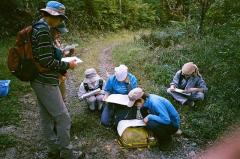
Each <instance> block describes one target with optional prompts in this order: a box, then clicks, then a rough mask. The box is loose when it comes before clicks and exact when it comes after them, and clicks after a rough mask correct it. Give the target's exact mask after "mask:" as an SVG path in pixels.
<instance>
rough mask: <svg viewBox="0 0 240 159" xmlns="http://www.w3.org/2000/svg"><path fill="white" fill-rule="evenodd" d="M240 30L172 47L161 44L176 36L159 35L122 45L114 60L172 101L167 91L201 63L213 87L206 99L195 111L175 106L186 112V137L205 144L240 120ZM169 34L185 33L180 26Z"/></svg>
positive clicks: (187, 39) (222, 30) (222, 31)
mask: <svg viewBox="0 0 240 159" xmlns="http://www.w3.org/2000/svg"><path fill="white" fill-rule="evenodd" d="M231 29H233V30H231ZM234 29H235V31H236V28H232V27H231V26H224V27H222V28H219V30H217V29H216V30H215V32H214V33H209V34H208V35H207V36H205V37H202V38H201V39H199V38H197V37H193V38H190V37H189V36H188V34H187V33H186V34H185V35H182V36H181V37H179V38H178V39H177V40H176V41H172V42H169V43H170V45H167V46H166V45H162V44H164V42H161V41H166V40H169V39H170V41H171V40H174V38H165V37H166V36H164V37H161V36H156V34H158V33H159V31H156V32H154V33H153V34H148V35H146V36H145V37H144V38H145V39H144V38H142V39H140V40H136V41H135V42H132V43H128V44H124V45H122V46H119V47H118V48H116V49H115V50H113V53H114V54H113V57H114V60H115V61H116V63H117V64H120V63H124V64H126V65H127V66H128V67H129V69H130V72H133V73H134V74H135V75H136V76H137V78H138V79H139V84H140V86H142V87H143V88H144V89H145V90H146V91H148V92H150V93H155V94H158V95H161V96H163V97H166V98H168V99H170V100H171V101H172V102H173V100H172V99H171V97H169V96H168V95H167V93H166V89H167V87H169V83H170V82H171V80H172V78H173V76H174V74H175V73H176V71H177V70H179V69H180V68H181V66H182V65H183V64H184V63H186V62H189V61H193V62H195V63H196V64H197V66H198V67H199V69H200V73H201V74H202V75H203V78H204V79H205V81H206V83H207V85H208V87H209V92H208V94H207V97H206V100H205V101H203V102H199V103H197V108H196V109H194V110H193V109H190V108H188V107H183V108H182V107H180V105H178V104H177V103H175V102H173V104H174V105H175V106H176V108H177V109H178V111H179V112H180V115H181V118H182V129H183V132H184V134H185V135H186V136H189V137H190V138H193V139H195V140H196V141H198V142H199V143H206V142H207V141H209V140H214V139H216V138H217V137H218V136H220V135H221V134H222V133H223V132H224V131H225V130H226V129H228V128H229V127H230V126H231V125H234V124H236V123H239V121H240V120H239V119H240V117H239V113H240V108H239V105H240V102H239V92H240V89H239V84H240V83H239V77H240V72H239V63H240V52H239V50H240V41H239V40H238V39H239V34H235V32H234ZM169 30H171V34H172V35H174V33H176V34H178V33H179V32H181V31H182V30H181V28H180V29H179V28H177V27H172V28H171V29H169V28H165V29H161V30H160V31H161V33H162V32H167V33H168V32H169ZM228 30H231V32H228ZM183 32H184V30H183ZM214 35H217V36H214ZM153 36H155V37H153ZM169 36H171V35H169ZM173 37H174V36H173ZM156 38H158V40H155V39H156ZM146 39H147V40H146ZM155 42H156V43H155Z"/></svg>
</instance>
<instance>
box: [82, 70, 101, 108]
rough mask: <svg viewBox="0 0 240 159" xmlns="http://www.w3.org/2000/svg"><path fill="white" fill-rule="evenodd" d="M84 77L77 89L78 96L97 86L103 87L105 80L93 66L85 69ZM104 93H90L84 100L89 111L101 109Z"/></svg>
mask: <svg viewBox="0 0 240 159" xmlns="http://www.w3.org/2000/svg"><path fill="white" fill-rule="evenodd" d="M84 74H85V78H84V80H83V82H82V83H81V85H80V87H79V91H78V97H79V98H81V96H82V95H84V94H85V93H88V92H91V91H94V90H96V89H98V88H100V89H103V88H104V85H105V81H104V80H103V79H102V78H101V77H100V76H99V75H98V74H97V71H96V70H95V69H94V68H89V69H87V70H86V71H85V73H84ZM103 97H104V94H103V93H102V92H100V93H99V94H95V95H92V96H90V97H87V98H86V102H87V104H88V106H89V109H90V110H91V111H95V110H99V111H101V110H102V103H103Z"/></svg>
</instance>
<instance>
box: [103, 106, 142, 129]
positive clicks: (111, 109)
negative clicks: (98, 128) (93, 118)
mask: <svg viewBox="0 0 240 159" xmlns="http://www.w3.org/2000/svg"><path fill="white" fill-rule="evenodd" d="M136 114H137V107H131V108H129V107H127V106H123V105H118V104H112V103H104V108H103V112H102V115H101V123H102V124H103V125H104V126H112V125H113V126H117V125H118V122H119V121H121V120H129V119H136Z"/></svg>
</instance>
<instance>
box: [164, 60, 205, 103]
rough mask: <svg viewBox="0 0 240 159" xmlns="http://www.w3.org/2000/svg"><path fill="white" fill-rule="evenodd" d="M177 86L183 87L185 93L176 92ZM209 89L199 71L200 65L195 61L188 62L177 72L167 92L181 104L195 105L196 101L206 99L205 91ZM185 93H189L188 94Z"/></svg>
mask: <svg viewBox="0 0 240 159" xmlns="http://www.w3.org/2000/svg"><path fill="white" fill-rule="evenodd" d="M176 88H178V89H182V90H183V93H179V92H176V91H175V89H176ZM207 90H208V88H207V86H206V83H205V81H204V80H203V78H202V76H201V74H200V73H199V71H198V67H197V66H196V65H195V64H194V63H193V62H188V63H185V64H184V65H183V67H182V69H181V70H179V71H178V72H177V73H176V74H175V76H174V78H173V80H172V83H170V88H168V90H167V92H168V93H169V94H170V95H171V96H172V97H173V98H174V99H175V100H176V101H177V102H179V103H180V104H181V105H185V104H187V105H190V106H194V105H195V103H194V101H198V100H203V99H204V93H206V92H207ZM184 93H188V95H186V94H184Z"/></svg>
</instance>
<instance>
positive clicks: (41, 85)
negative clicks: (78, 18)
mask: <svg viewBox="0 0 240 159" xmlns="http://www.w3.org/2000/svg"><path fill="white" fill-rule="evenodd" d="M41 13H42V17H43V18H42V19H40V20H39V21H38V22H37V23H35V24H34V25H33V32H32V50H33V56H34V58H35V59H36V61H38V63H39V64H40V65H41V66H43V67H45V68H47V69H48V71H47V72H45V73H39V74H38V76H37V77H36V79H34V80H33V81H31V86H32V88H33V90H34V92H35V94H36V96H37V102H38V106H39V110H40V117H41V124H42V130H43V134H44V136H45V138H46V141H47V144H48V148H49V151H48V158H63V159H73V158H78V156H77V157H76V156H74V155H76V153H73V150H72V145H71V144H70V127H71V118H70V116H69V112H68V110H67V108H66V105H65V104H64V102H63V99H62V97H61V93H60V89H59V78H58V77H59V74H60V72H62V71H66V70H67V69H69V68H70V69H74V68H75V67H76V66H77V64H76V63H75V61H71V62H62V61H59V60H57V59H55V58H54V46H53V38H52V36H51V35H50V28H52V27H56V26H58V25H59V24H60V23H61V22H62V21H64V20H66V19H67V17H66V16H65V15H64V13H65V6H64V5H63V4H61V3H59V2H56V1H49V2H48V3H47V6H46V8H44V9H41ZM54 123H55V125H54ZM54 127H56V129H57V131H56V132H55V131H54ZM79 153H80V152H79ZM81 154H82V153H81Z"/></svg>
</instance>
